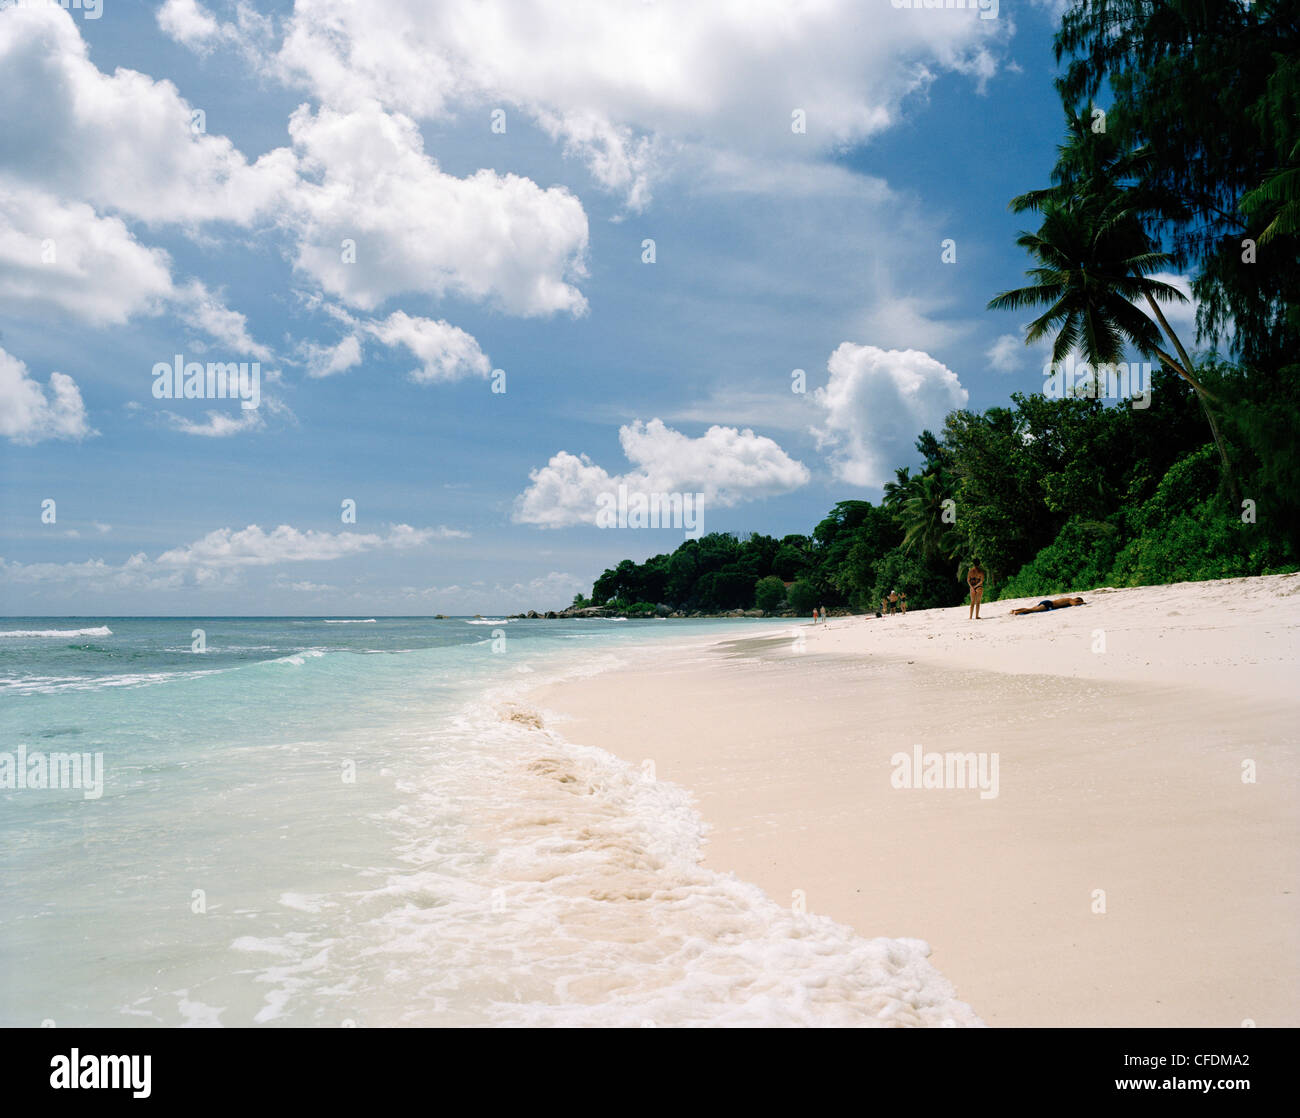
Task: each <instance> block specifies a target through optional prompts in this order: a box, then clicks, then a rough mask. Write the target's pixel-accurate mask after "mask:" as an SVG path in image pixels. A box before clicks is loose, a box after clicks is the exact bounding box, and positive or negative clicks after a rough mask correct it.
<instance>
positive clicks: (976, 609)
mask: <svg viewBox="0 0 1300 1118" xmlns="http://www.w3.org/2000/svg"><path fill="white" fill-rule="evenodd" d="M986 577H987V576H986V575H985V574H984V568H983V567H981V566H980V561H979V560H978V559H976V560H975V561H974V562H973V563H971V565H970V570H969V571H967V572H966V585H967V586H969V587H970V614H969V615H968V616H967V618H966V620H967V621H969V620H970V619H971V618H972V617H973V618H974V619H975V620H976V621H978V620H979V619H980V602H982V601H983V600H984V579H985V578H986Z"/></svg>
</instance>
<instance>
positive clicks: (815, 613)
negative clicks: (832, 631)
mask: <svg viewBox="0 0 1300 1118" xmlns="http://www.w3.org/2000/svg"><path fill="white" fill-rule="evenodd" d="M813 624H814V625H816V624H817V607H816V606H813Z"/></svg>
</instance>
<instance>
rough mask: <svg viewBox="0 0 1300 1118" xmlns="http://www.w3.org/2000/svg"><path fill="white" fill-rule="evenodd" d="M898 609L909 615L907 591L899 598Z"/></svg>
mask: <svg viewBox="0 0 1300 1118" xmlns="http://www.w3.org/2000/svg"><path fill="white" fill-rule="evenodd" d="M898 608H899V609H900V610H902V611H903V614H904V615H906V614H907V591H906V590H904V591H903V592H902V593H901V594H900V595H899V596H898Z"/></svg>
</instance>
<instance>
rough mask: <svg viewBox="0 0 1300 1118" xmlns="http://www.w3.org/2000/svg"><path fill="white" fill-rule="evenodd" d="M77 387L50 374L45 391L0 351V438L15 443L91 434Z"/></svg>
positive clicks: (15, 360)
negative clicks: (1, 436) (2, 437)
mask: <svg viewBox="0 0 1300 1118" xmlns="http://www.w3.org/2000/svg"><path fill="white" fill-rule="evenodd" d="M91 433H92V432H91V430H90V426H89V424H88V423H87V422H86V406H85V404H84V403H82V400H81V391H80V390H79V389H78V388H77V383H76V381H74V380H73V379H72V378H71V377H70V376H67V375H66V374H65V373H51V374H50V382H49V385H48V387H43V386H42V385H41V384H40V383H39V382H38V381H36V380H34V379H33V378H32V377H31V376H29V375H28V372H27V366H26V365H25V364H24V363H23V362H22V361H20V360H19V359H18V358H17V357H15V356H13V354H11V353H7V352H5V350H3V349H0V435H3V436H4V437H5V438H8V439H12V440H13V441H14V442H16V443H24V444H27V443H38V442H41V441H42V440H44V439H84V438H85V437H86V436H87V435H89V434H91Z"/></svg>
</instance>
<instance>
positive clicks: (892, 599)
mask: <svg viewBox="0 0 1300 1118" xmlns="http://www.w3.org/2000/svg"><path fill="white" fill-rule="evenodd" d="M889 605H890V608H892V609H893V610H894V612H895V613H897V612H898V591H897V590H891V591H890V592H889Z"/></svg>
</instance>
